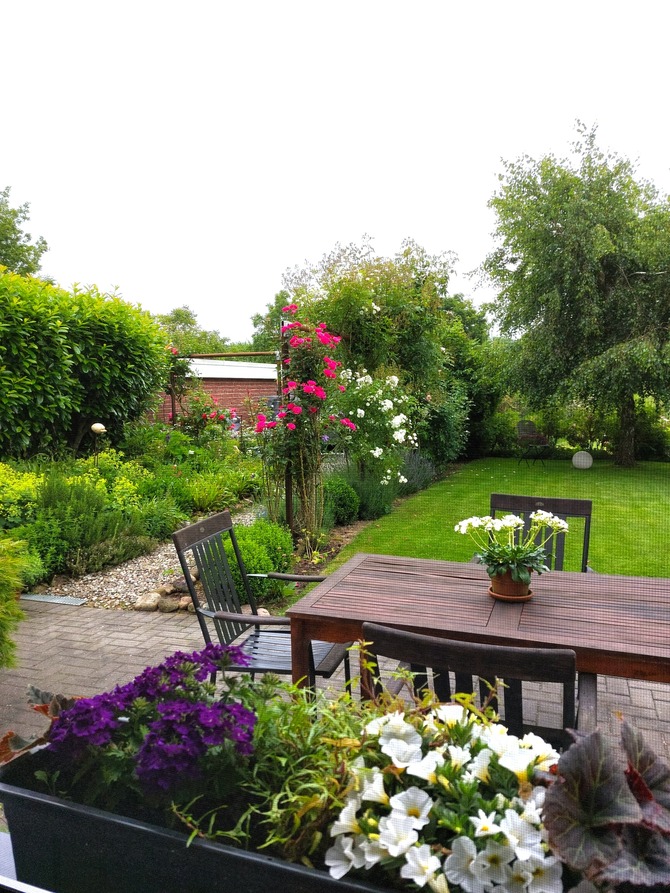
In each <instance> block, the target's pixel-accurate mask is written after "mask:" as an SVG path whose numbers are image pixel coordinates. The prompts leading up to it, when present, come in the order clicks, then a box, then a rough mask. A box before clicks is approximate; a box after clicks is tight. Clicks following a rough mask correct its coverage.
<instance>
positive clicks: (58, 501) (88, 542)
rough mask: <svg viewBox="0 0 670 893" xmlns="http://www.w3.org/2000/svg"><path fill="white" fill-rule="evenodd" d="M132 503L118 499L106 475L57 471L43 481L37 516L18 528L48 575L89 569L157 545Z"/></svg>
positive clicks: (46, 575)
mask: <svg viewBox="0 0 670 893" xmlns="http://www.w3.org/2000/svg"><path fill="white" fill-rule="evenodd" d="M127 508H128V507H127V506H126V507H125V509H126V510H124V509H123V508H119V507H118V506H115V505H114V503H113V502H112V501H111V499H110V497H109V495H108V494H107V490H106V487H105V482H104V480H103V479H102V478H99V479H97V480H96V479H92V478H91V477H88V476H86V475H81V476H79V477H76V476H75V477H72V476H65V475H63V474H62V473H60V472H58V471H53V472H52V473H50V474H48V475H46V476H45V478H44V480H43V481H42V484H41V485H40V488H39V491H38V498H37V509H36V518H35V521H33V522H32V523H30V524H28V525H25V526H23V527H19V528H17V529H16V532H17V534H18V533H20V535H21V536H22V537H23V538H24V539H26V540H27V542H28V543H29V544H30V547H31V549H32V550H33V551H34V552H36V553H37V554H38V555H39V556H40V559H41V561H42V564H43V568H44V574H45V577H46V578H50V577H52V576H53V575H54V574H56V573H73V574H78V575H79V574H85V573H88V572H89V571H97V570H100V569H101V568H102V567H104V566H106V565H107V564H118V563H119V562H120V561H126V560H127V559H128V558H134V557H136V556H137V555H141V554H145V553H146V552H148V551H150V550H151V548H152V547H153V546H155V540H150V539H149V538H148V537H146V536H143V531H142V528H141V526H140V522H139V519H138V517H136V516H135V514H134V512H133V511H130V512H129V511H128V510H127Z"/></svg>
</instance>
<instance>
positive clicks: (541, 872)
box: [524, 854, 563, 893]
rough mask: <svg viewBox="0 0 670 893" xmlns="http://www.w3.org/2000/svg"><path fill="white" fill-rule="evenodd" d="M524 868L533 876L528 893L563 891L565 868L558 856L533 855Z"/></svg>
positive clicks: (555, 892)
mask: <svg viewBox="0 0 670 893" xmlns="http://www.w3.org/2000/svg"><path fill="white" fill-rule="evenodd" d="M524 869H525V870H526V871H529V872H530V873H531V875H532V877H533V879H532V881H531V882H530V884H529V885H528V893H561V891H562V890H563V882H562V881H561V875H562V873H563V868H562V866H561V863H560V862H559V861H558V859H557V858H556V856H545V855H544V854H542V855H532V856H531V857H530V859H528V861H527V862H526V863H525V864H524Z"/></svg>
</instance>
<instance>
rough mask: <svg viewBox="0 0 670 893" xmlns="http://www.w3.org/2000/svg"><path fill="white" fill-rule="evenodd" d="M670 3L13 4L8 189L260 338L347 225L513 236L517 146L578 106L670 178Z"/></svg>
mask: <svg viewBox="0 0 670 893" xmlns="http://www.w3.org/2000/svg"><path fill="white" fill-rule="evenodd" d="M669 33H670V6H669V5H668V4H667V3H663V2H659V0H653V2H650V0H637V2H635V3H623V2H618V0H609V2H601V0H577V2H575V0H562V2H555V0H532V2H531V0H507V2H505V0H498V2H493V0H479V2H477V3H467V2H466V3H455V2H448V0H443V2H430V0H428V2H421V0H406V2H395V0H337V2H331V0H309V2H299V0H283V2H277V0H271V2H270V0H268V2H258V0H257V2H253V0H247V2H240V0H235V2H228V0H188V2H187V0H182V2H171V0H130V2H129V0H114V2H108V0H85V2H80V0H0V41H1V44H0V46H1V50H0V53H1V55H0V58H1V59H2V72H3V74H2V82H3V86H2V100H1V103H0V113H1V117H0V128H1V133H0V189H2V188H4V186H10V187H11V190H12V192H11V201H12V204H14V205H15V206H16V205H17V204H20V203H23V202H29V203H30V232H31V233H32V235H33V237H36V236H38V235H42V236H44V238H45V239H46V240H47V242H48V244H49V249H50V250H49V252H48V253H47V254H46V255H45V256H44V258H43V261H42V270H43V272H44V273H46V274H48V275H51V276H53V277H54V278H55V279H56V281H57V282H58V283H59V284H60V285H62V286H64V287H66V288H69V287H71V285H72V284H73V283H74V282H79V283H81V284H83V285H88V284H96V285H97V286H98V287H99V288H100V289H101V290H103V291H109V290H111V289H112V288H113V287H115V286H116V287H117V288H118V291H119V292H120V294H121V295H122V296H123V297H124V298H125V299H126V300H128V301H130V302H132V303H134V304H140V305H141V306H142V307H143V308H144V309H146V310H148V311H150V312H152V313H168V312H169V311H170V310H172V309H174V308H175V307H178V306H181V305H183V304H187V305H188V306H189V307H191V309H193V310H194V311H195V313H196V314H197V316H198V321H199V323H200V325H202V326H203V327H204V328H207V329H216V330H218V331H220V332H221V333H222V334H223V335H227V336H228V337H230V338H231V339H234V340H236V339H240V338H247V337H249V336H250V334H251V331H252V325H251V316H252V314H253V313H256V312H259V311H262V310H263V309H264V308H265V306H266V305H267V303H268V302H270V301H271V300H272V298H273V296H274V295H275V293H276V292H277V291H278V290H279V289H280V288H281V277H282V273H283V272H284V271H285V270H286V268H288V267H292V266H295V265H303V264H304V262H305V260H306V259H308V260H310V261H316V260H318V259H319V258H320V257H321V255H322V254H324V253H326V252H328V251H330V250H331V249H332V248H333V247H334V245H335V244H336V243H337V242H341V243H348V242H352V241H356V242H358V241H360V240H361V237H362V236H363V234H365V233H368V234H369V235H370V236H372V238H373V244H374V246H375V248H376V249H377V251H378V253H380V254H382V255H391V254H393V253H394V252H395V251H396V250H397V249H398V248H399V247H400V243H401V242H402V240H403V238H405V237H407V236H410V237H412V238H413V239H415V240H416V241H417V242H419V243H420V244H421V245H423V246H424V247H425V248H426V249H427V250H428V251H430V252H431V253H438V252H441V251H445V250H449V251H454V252H456V254H457V255H458V257H459V261H458V264H457V276H456V277H454V279H453V290H454V291H456V290H459V291H463V292H464V293H465V294H467V295H469V296H471V297H473V298H475V299H476V300H480V299H482V298H485V297H488V294H486V293H485V292H482V291H475V289H474V282H472V281H471V280H470V279H468V278H466V277H465V274H466V273H467V272H468V271H469V270H471V269H473V268H474V267H476V266H477V265H478V264H479V263H481V261H482V260H483V259H484V257H485V255H486V254H487V252H488V251H489V250H490V249H491V246H492V242H491V236H490V234H491V231H492V229H493V224H494V221H493V217H492V215H491V212H490V211H489V210H488V209H487V207H486V205H487V201H488V199H489V198H490V197H491V195H492V194H493V192H494V190H495V188H496V182H497V175H498V173H500V172H501V170H502V165H501V161H500V160H501V158H505V159H509V160H511V159H515V158H517V157H518V156H519V155H522V154H529V155H531V156H533V157H540V156H542V155H544V154H547V153H549V152H553V153H554V154H556V155H558V156H559V157H563V156H565V155H566V154H567V153H568V151H569V144H570V142H571V141H572V139H573V137H574V135H575V130H574V123H575V120H576V119H577V118H579V119H581V120H582V121H584V122H585V123H587V124H589V125H591V124H597V125H598V128H599V144H600V146H601V147H602V148H604V149H613V150H615V151H617V152H618V153H619V154H621V155H624V156H627V157H629V158H631V159H632V160H637V161H638V171H639V174H640V176H644V177H646V178H649V179H651V180H653V181H654V182H655V183H656V185H657V186H658V187H659V189H661V190H662V191H664V192H669V191H670V152H669V151H668V145H669V141H670V122H669V120H668V87H669V76H668V44H667V41H668V34H669Z"/></svg>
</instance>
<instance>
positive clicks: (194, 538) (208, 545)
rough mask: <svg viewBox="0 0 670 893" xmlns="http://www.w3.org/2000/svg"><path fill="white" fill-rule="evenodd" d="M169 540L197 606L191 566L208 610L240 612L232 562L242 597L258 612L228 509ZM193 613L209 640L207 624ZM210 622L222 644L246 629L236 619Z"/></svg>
mask: <svg viewBox="0 0 670 893" xmlns="http://www.w3.org/2000/svg"><path fill="white" fill-rule="evenodd" d="M172 539H173V542H174V544H175V548H176V550H177V555H178V557H179V563H180V565H181V569H182V571H183V573H184V577H185V579H186V584H187V586H188V589H189V592H190V594H191V599H192V600H193V602H194V604H195V606H196V608H197V607H198V605H199V598H198V592H197V589H196V585H195V580H194V579H193V577H192V575H191V570H190V568H191V566H193V565H195V567H196V568H197V570H198V577H199V580H200V583H201V585H202V591H203V594H204V596H205V600H206V602H207V607H208V608H209V610H210V611H225V612H227V613H232V614H239V615H240V616H241V615H242V603H241V600H240V595H239V593H238V589H237V586H236V584H235V577H234V576H233V562H235V566H236V568H237V569H238V573H237V575H236V576H237V577H238V580H241V582H242V587H243V593H244V598H245V599H246V602H247V603H248V604H249V607H250V609H251V613H252V614H256V615H257V614H258V608H257V606H256V600H255V598H254V595H253V593H252V591H251V587H250V586H249V581H248V579H247V575H246V570H245V568H244V561H243V560H242V555H241V553H240V547H239V545H238V543H237V537H236V536H235V530H234V528H233V521H232V518H231V516H230V512H228V511H224V512H219V513H218V514H216V515H212V517H210V518H206V519H205V520H203V521H198V522H197V523H195V524H191V525H190V526H189V527H184V528H183V529H182V530H178V531H176V533H173V534H172ZM189 559H190V560H189ZM196 614H197V617H198V621H199V622H200V628H201V629H202V632H203V635H204V638H205V641H206V642H210V641H211V636H210V630H209V625H208V624H207V622H206V620H205V618H204V617H203V615H202V614H201V613H200V612H199V611H197V610H196ZM213 623H214V628H215V630H216V632H217V634H218V638H219V641H220V642H221V644H224V645H229V644H230V643H231V642H233V641H235V639H237V638H238V637H239V636H240V635H241V634H242V633H243V632H244V631H245V630H247V629H248V626H247V625H244V624H242V623H239V622H236V621H229V620H225V621H224V620H217V619H213Z"/></svg>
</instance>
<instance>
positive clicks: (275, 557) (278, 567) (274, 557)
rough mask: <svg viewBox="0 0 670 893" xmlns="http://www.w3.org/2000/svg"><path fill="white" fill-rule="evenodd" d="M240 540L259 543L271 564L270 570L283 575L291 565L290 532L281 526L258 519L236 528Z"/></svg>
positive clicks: (291, 542)
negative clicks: (250, 540) (240, 537)
mask: <svg viewBox="0 0 670 893" xmlns="http://www.w3.org/2000/svg"><path fill="white" fill-rule="evenodd" d="M238 531H239V532H240V534H241V536H242V538H243V539H244V540H245V541H246V540H249V539H252V540H255V542H257V543H260V544H261V545H262V546H263V547H264V548H265V550H266V551H267V553H268V555H269V556H270V561H271V562H272V570H273V571H278V572H279V573H285V572H286V571H289V570H291V567H292V565H293V538H292V536H291V531H290V530H289V529H288V528H287V527H284V526H283V525H281V524H277V523H275V522H274V521H268V520H266V519H263V518H259V519H258V520H256V521H253V522H252V523H251V524H249V525H247V526H242V527H239V528H238Z"/></svg>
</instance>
